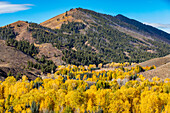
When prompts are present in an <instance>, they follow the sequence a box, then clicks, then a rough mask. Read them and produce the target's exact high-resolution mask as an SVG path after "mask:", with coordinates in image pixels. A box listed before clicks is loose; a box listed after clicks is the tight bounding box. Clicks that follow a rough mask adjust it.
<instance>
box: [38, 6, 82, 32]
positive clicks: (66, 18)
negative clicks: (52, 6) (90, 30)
mask: <svg viewBox="0 0 170 113" xmlns="http://www.w3.org/2000/svg"><path fill="white" fill-rule="evenodd" d="M75 13H80V12H79V11H78V10H77V9H72V10H70V11H68V12H65V13H63V14H60V15H58V16H55V17H53V18H51V19H49V20H47V21H45V22H42V23H40V25H42V26H45V27H49V28H51V29H60V27H61V25H62V24H67V23H68V22H73V21H74V22H83V21H82V20H80V19H76V18H75V17H73V14H75Z"/></svg>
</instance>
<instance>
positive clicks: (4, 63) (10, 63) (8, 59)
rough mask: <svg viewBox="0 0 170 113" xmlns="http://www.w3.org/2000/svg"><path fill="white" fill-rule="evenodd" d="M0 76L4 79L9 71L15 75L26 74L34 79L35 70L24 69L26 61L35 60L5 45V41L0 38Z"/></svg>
mask: <svg viewBox="0 0 170 113" xmlns="http://www.w3.org/2000/svg"><path fill="white" fill-rule="evenodd" d="M0 48H1V49H0V75H3V76H1V77H0V79H1V80H4V79H5V78H6V77H7V73H9V72H11V73H12V75H14V76H16V75H17V74H18V73H21V74H26V75H28V77H29V79H35V78H36V76H37V73H40V72H39V71H37V70H34V72H33V71H31V70H26V69H25V68H26V66H27V61H32V62H36V61H35V60H34V59H33V58H31V57H29V56H28V55H26V54H24V53H22V52H21V51H18V50H16V49H15V48H13V47H9V46H6V44H5V41H2V40H0Z"/></svg>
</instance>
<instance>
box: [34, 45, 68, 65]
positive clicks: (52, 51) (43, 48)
mask: <svg viewBox="0 0 170 113" xmlns="http://www.w3.org/2000/svg"><path fill="white" fill-rule="evenodd" d="M35 46H36V47H38V48H39V53H38V55H37V56H38V58H41V56H42V55H45V56H46V57H47V60H52V61H53V62H54V63H55V64H56V65H62V64H65V62H64V61H62V56H63V53H62V51H61V50H59V49H57V48H56V47H53V46H52V44H51V43H44V44H35Z"/></svg>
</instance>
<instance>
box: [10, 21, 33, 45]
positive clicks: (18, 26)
mask: <svg viewBox="0 0 170 113" xmlns="http://www.w3.org/2000/svg"><path fill="white" fill-rule="evenodd" d="M10 25H11V26H12V27H13V28H14V31H15V32H17V33H18V35H17V36H16V40H18V41H20V40H27V41H29V42H30V43H34V41H35V39H34V38H33V37H32V33H31V32H28V30H27V28H28V27H29V23H27V22H25V21H17V22H14V23H12V24H10Z"/></svg>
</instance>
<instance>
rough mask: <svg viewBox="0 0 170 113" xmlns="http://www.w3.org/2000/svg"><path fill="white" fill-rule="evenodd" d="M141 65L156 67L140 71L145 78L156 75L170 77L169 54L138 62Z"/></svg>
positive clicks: (163, 77)
mask: <svg viewBox="0 0 170 113" xmlns="http://www.w3.org/2000/svg"><path fill="white" fill-rule="evenodd" d="M139 65H141V66H152V65H155V66H156V67H157V68H156V69H153V70H149V71H146V72H142V73H141V74H142V75H144V76H145V77H146V78H152V77H154V76H158V77H160V78H162V79H165V78H170V55H167V56H165V57H161V58H155V59H151V60H148V61H145V62H143V63H139Z"/></svg>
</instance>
